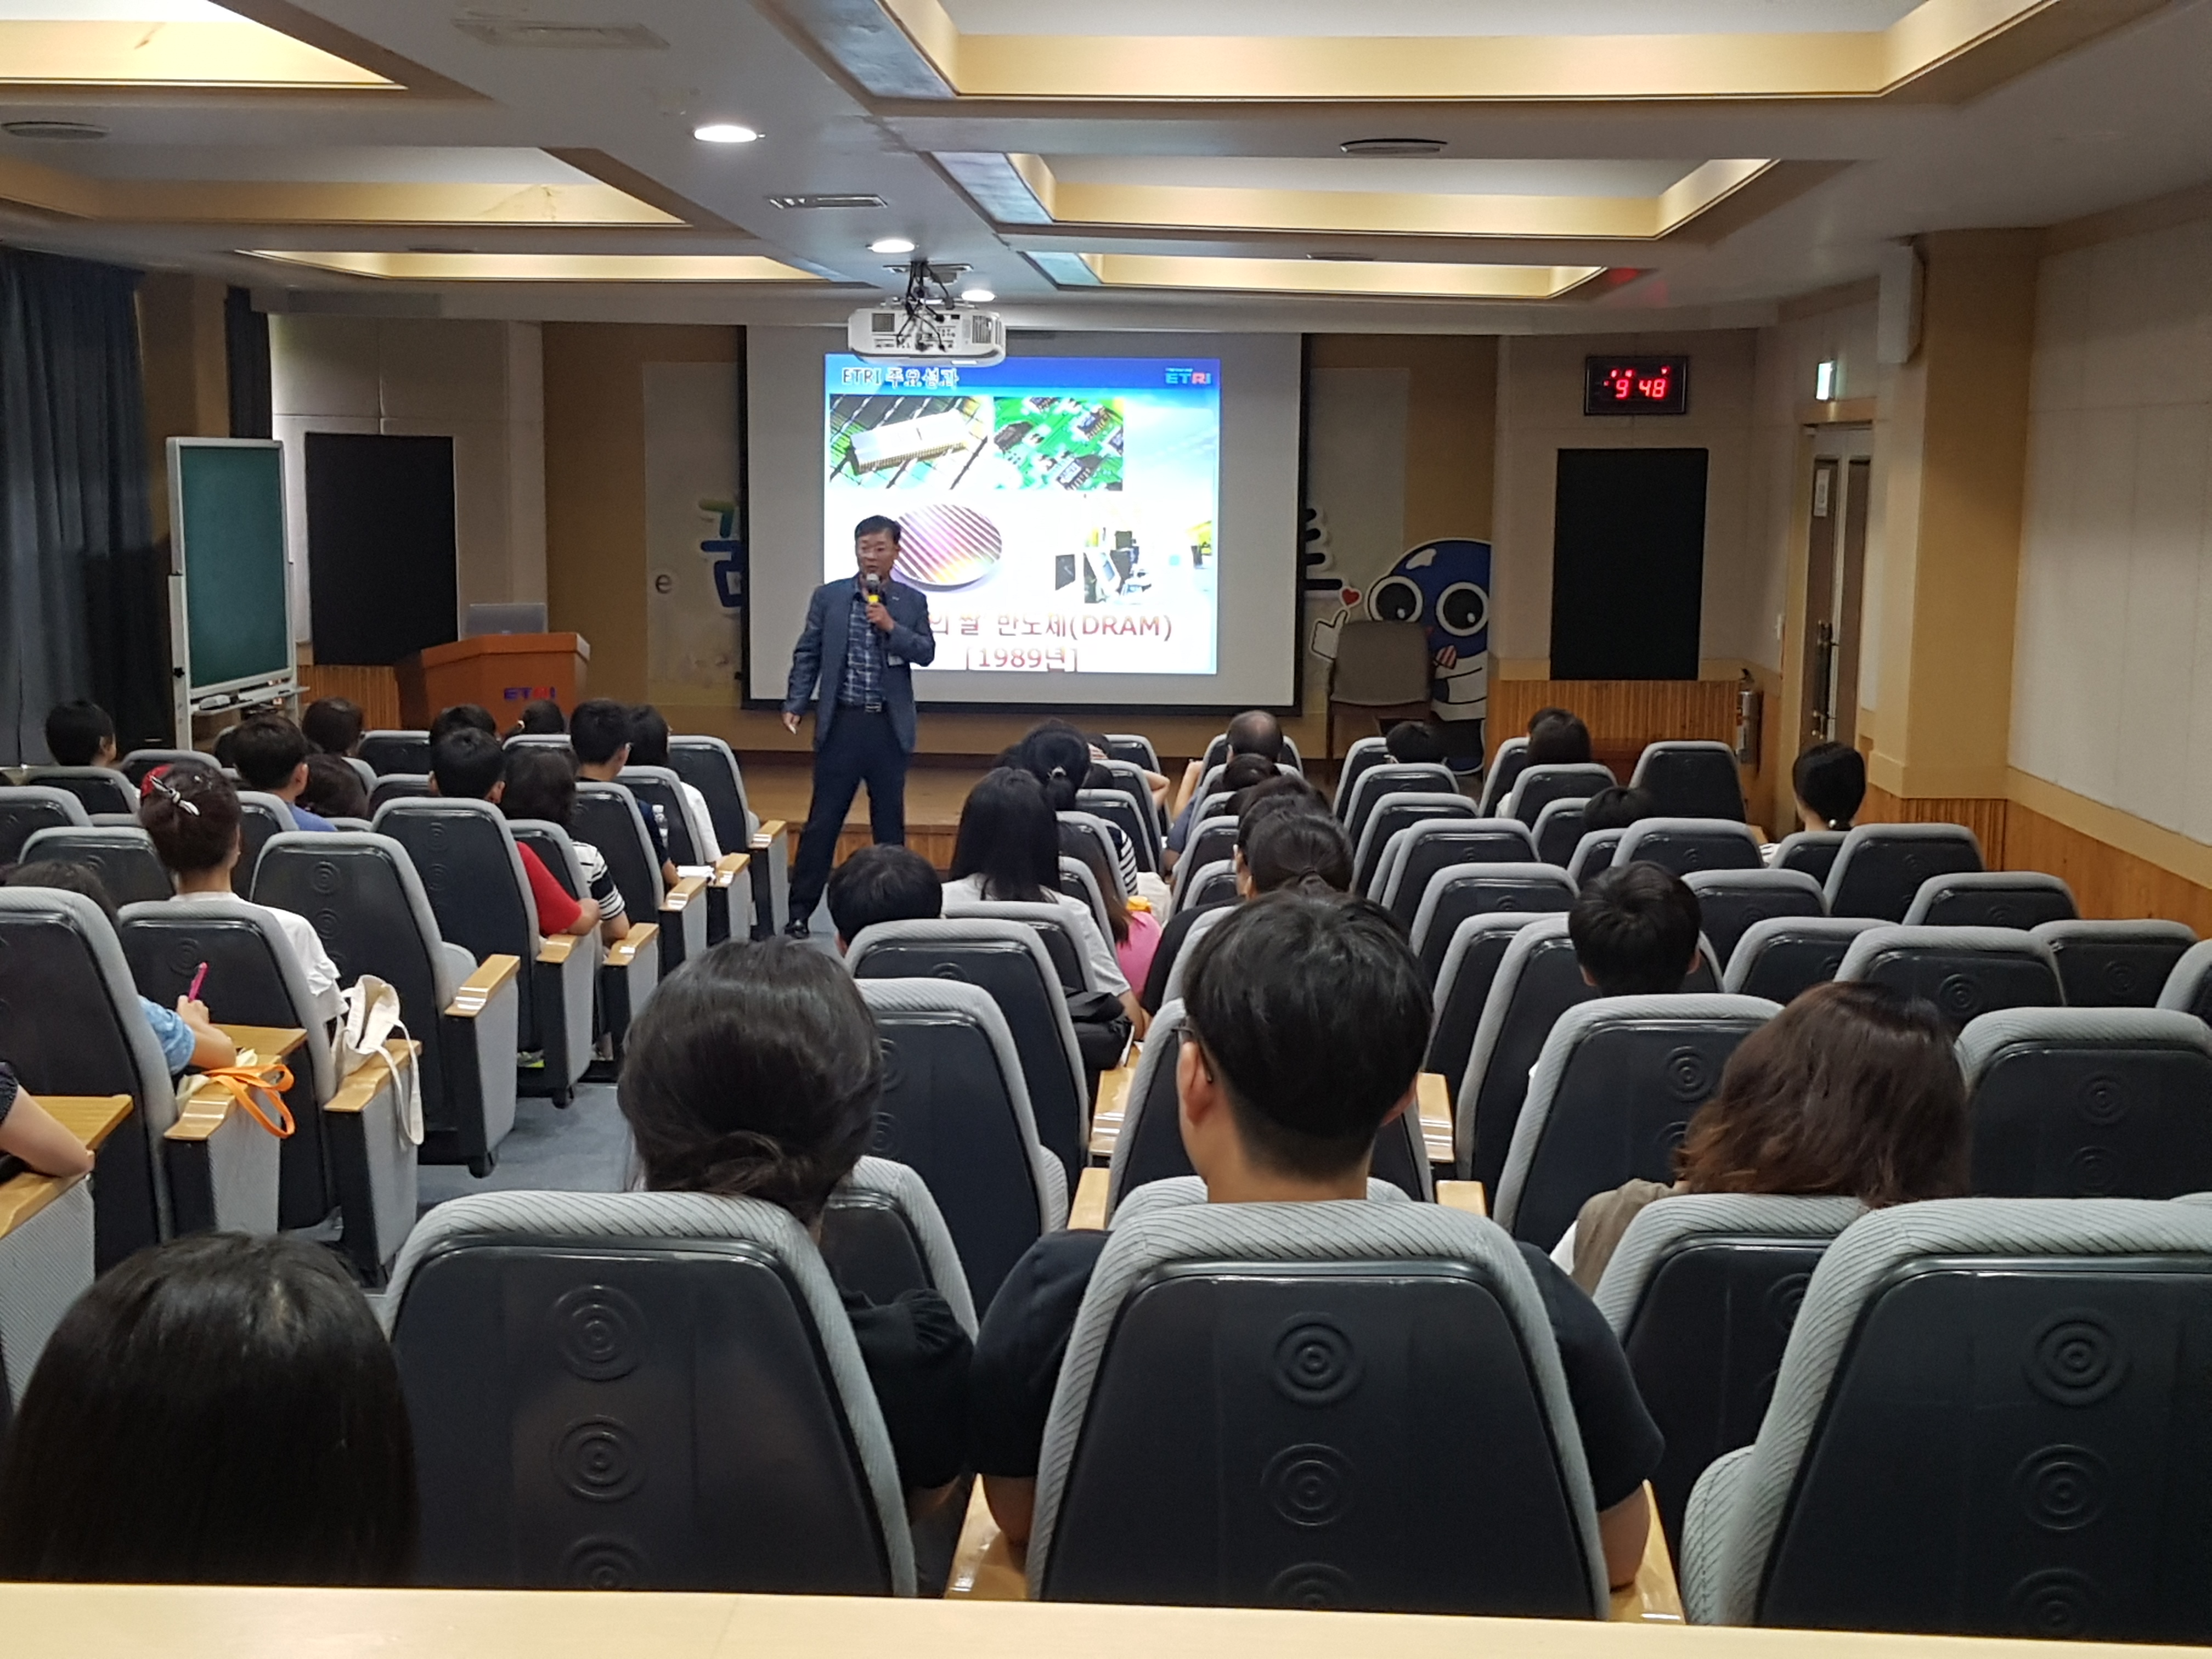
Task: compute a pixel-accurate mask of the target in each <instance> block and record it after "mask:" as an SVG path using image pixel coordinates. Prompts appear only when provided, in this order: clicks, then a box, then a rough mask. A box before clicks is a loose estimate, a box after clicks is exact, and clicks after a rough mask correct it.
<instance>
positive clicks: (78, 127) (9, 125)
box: [0, 121, 107, 143]
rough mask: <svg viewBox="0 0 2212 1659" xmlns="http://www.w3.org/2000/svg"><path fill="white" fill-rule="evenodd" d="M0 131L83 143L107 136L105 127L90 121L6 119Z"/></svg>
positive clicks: (19, 136)
mask: <svg viewBox="0 0 2212 1659" xmlns="http://www.w3.org/2000/svg"><path fill="white" fill-rule="evenodd" d="M0 132H4V133H6V134H7V135H8V136H9V137H10V138H40V139H44V140H46V141H47V142H48V143H84V142H86V141H87V140H88V139H93V138H105V137H107V129H106V127H103V126H95V125H94V124H93V123H92V122H90V121H8V122H4V123H0Z"/></svg>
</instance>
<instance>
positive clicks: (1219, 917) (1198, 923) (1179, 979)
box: [1146, 904, 1237, 1041]
mask: <svg viewBox="0 0 2212 1659" xmlns="http://www.w3.org/2000/svg"><path fill="white" fill-rule="evenodd" d="M1236 914H1237V907H1236V906H1235V905H1233V904H1217V905H1215V906H1214V907H1213V908H1212V909H1210V910H1201V911H1200V912H1199V913H1198V914H1197V915H1194V916H1193V917H1192V918H1191V921H1190V926H1189V927H1188V928H1186V929H1185V930H1184V931H1183V936H1182V946H1181V948H1180V949H1178V950H1177V951H1176V953H1175V958H1174V960H1172V961H1171V962H1170V963H1168V976H1167V978H1166V979H1164V980H1163V981H1161V982H1160V1000H1161V1001H1163V1002H1180V1001H1182V987H1183V980H1184V978H1185V976H1186V975H1188V973H1189V972H1190V963H1191V957H1192V953H1193V952H1194V951H1196V950H1197V948H1198V942H1199V940H1200V939H1204V938H1205V937H1206V933H1208V932H1209V931H1210V930H1211V929H1212V928H1215V927H1219V926H1220V925H1221V924H1222V923H1223V922H1225V921H1228V920H1229V918H1230V917H1231V916H1233V915H1236ZM1146 1040H1147V1041H1150V1037H1149V1035H1148V1036H1147V1039H1146Z"/></svg>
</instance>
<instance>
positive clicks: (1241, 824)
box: [1140, 772, 1352, 1014]
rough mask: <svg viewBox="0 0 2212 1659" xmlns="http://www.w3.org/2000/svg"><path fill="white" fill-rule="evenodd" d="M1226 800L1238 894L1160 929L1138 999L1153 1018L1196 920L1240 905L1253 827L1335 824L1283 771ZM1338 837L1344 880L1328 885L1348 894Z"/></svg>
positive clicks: (1187, 908) (1347, 869)
mask: <svg viewBox="0 0 2212 1659" xmlns="http://www.w3.org/2000/svg"><path fill="white" fill-rule="evenodd" d="M1230 800H1231V805H1234V806H1235V808H1236V809H1237V851H1236V854H1235V857H1236V863H1237V893H1236V894H1235V895H1234V896H1231V897H1228V898H1218V899H1207V900H1206V901H1205V902H1202V903H1191V904H1186V905H1184V906H1183V907H1182V908H1181V909H1179V910H1177V911H1176V913H1175V914H1174V915H1171V916H1170V917H1169V918H1168V919H1167V921H1164V922H1163V923H1162V924H1161V925H1160V942H1159V944H1158V945H1157V946H1155V947H1154V949H1153V951H1152V966H1151V967H1150V968H1149V969H1146V974H1145V991H1144V995H1143V997H1142V998H1141V999H1140V1000H1141V1001H1142V1002H1143V1003H1144V1005H1145V1012H1147V1013H1152V1014H1157V1013H1158V1012H1159V1011H1160V1006H1161V1004H1163V1003H1164V1002H1165V1001H1166V1000H1167V994H1168V975H1170V973H1172V972H1173V971H1174V970H1175V965H1176V958H1177V957H1180V956H1181V955H1182V945H1183V941H1184V939H1188V937H1189V936H1190V930H1191V929H1192V928H1193V927H1196V926H1197V925H1198V919H1199V918H1200V916H1202V915H1205V914H1206V912H1207V911H1208V910H1218V909H1222V908H1225V907H1226V906H1229V905H1231V904H1236V903H1238V902H1241V901H1242V899H1243V895H1244V887H1243V881H1244V875H1245V870H1246V852H1247V849H1248V848H1249V847H1250V845H1251V841H1252V836H1253V833H1254V831H1255V829H1256V827H1257V826H1258V825H1259V824H1260V823H1261V822H1262V821H1263V820H1264V819H1266V818H1267V817H1269V816H1271V815H1272V814H1273V813H1276V812H1285V811H1297V812H1300V813H1307V814H1318V815H1319V816H1321V817H1326V818H1328V820H1329V822H1330V823H1335V821H1336V817H1335V814H1334V813H1333V812H1331V811H1329V810H1328V807H1327V806H1326V805H1324V804H1323V803H1322V798H1321V796H1320V795H1319V794H1318V793H1316V792H1315V790H1314V787H1313V786H1312V785H1311V784H1310V783H1308V782H1307V781H1305V780H1304V778H1294V777H1291V776H1290V775H1287V774H1285V773H1282V772H1273V773H1270V774H1269V775H1267V776H1266V777H1263V778H1261V780H1260V781H1258V782H1256V783H1254V784H1251V785H1249V786H1248V787H1245V788H1243V789H1240V790H1238V791H1237V793H1235V794H1234V795H1232V796H1231V797H1230ZM1337 839H1338V841H1340V842H1342V843H1343V845H1344V849H1345V851H1344V880H1343V882H1342V883H1341V884H1333V885H1336V886H1337V890H1339V891H1340V892H1349V891H1351V890H1352V843H1351V842H1348V841H1346V840H1345V838H1344V833H1343V830H1342V829H1341V828H1340V829H1338V831H1337Z"/></svg>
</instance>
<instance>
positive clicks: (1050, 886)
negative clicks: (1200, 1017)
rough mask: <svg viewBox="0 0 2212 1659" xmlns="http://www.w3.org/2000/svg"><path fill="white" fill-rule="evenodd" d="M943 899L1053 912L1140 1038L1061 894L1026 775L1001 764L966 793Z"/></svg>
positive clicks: (1056, 858) (1075, 902) (1111, 969)
mask: <svg viewBox="0 0 2212 1659" xmlns="http://www.w3.org/2000/svg"><path fill="white" fill-rule="evenodd" d="M945 896H946V897H947V898H964V899H987V900H992V901H995V902H1003V903H1012V904H1051V905H1056V906H1058V907H1059V908H1060V910H1062V911H1063V912H1065V913H1066V924H1067V927H1068V930H1069V931H1070V932H1071V933H1073V934H1074V935H1075V942H1076V945H1077V948H1078V949H1079V950H1080V951H1082V952H1083V953H1084V956H1085V958H1087V959H1088V961H1089V962H1090V963H1091V981H1092V982H1093V983H1094V984H1095V985H1096V986H1097V988H1098V989H1099V990H1101V991H1104V992H1107V993H1109V994H1111V995H1112V996H1114V997H1115V999H1117V1000H1119V1001H1120V1002H1121V1007H1122V1009H1123V1011H1124V1012H1127V1014H1128V1016H1129V1018H1130V1019H1131V1020H1132V1021H1133V1023H1134V1024H1135V1025H1136V1028H1137V1030H1138V1031H1139V1034H1141V1033H1142V1032H1143V1030H1144V1029H1145V1014H1144V1012H1143V1010H1142V1009H1141V1008H1140V1007H1139V1005H1138V1002H1137V999H1136V997H1135V996H1134V994H1132V993H1131V991H1130V989H1129V981H1128V979H1127V976H1126V975H1123V973H1122V972H1121V958H1119V957H1116V956H1115V954H1114V947H1113V946H1112V945H1109V943H1108V942H1107V939H1106V936H1105V934H1103V933H1100V932H1099V931H1098V923H1097V920H1096V918H1094V917H1093V916H1092V915H1091V907H1090V906H1089V905H1088V904H1085V902H1083V901H1082V900H1081V899H1079V898H1073V897H1071V896H1068V895H1067V894H1066V893H1063V892H1061V891H1060V824H1059V822H1058V820H1056V819H1055V818H1054V817H1053V815H1052V808H1051V807H1049V806H1048V805H1045V799H1044V790H1043V787H1042V786H1041V785H1040V784H1039V783H1038V782H1037V781H1036V779H1035V778H1034V777H1032V776H1031V775H1030V774H1029V773H1027V772H1024V771H1021V770H1018V769H1016V768H1013V767H1010V766H1002V767H1000V768H999V769H997V770H995V771H992V772H987V773H985V774H984V775H983V780H982V781H981V782H980V783H978V784H977V785H976V786H975V787H974V788H973V789H971V790H969V792H968V799H967V800H966V801H964V802H963V803H962V805H961V808H960V829H959V833H958V835H957V836H956V837H955V838H954V841H953V843H952V878H951V880H949V881H947V882H946V883H945Z"/></svg>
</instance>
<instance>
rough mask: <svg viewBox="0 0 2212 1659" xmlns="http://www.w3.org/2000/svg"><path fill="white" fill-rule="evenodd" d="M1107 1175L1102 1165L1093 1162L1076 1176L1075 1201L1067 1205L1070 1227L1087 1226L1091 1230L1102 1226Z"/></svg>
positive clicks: (1104, 1216) (1104, 1212) (1104, 1214)
mask: <svg viewBox="0 0 2212 1659" xmlns="http://www.w3.org/2000/svg"><path fill="white" fill-rule="evenodd" d="M1108 1175H1109V1171H1108V1170H1106V1169H1105V1167H1104V1166H1103V1165H1102V1164H1091V1166H1090V1167H1089V1168H1087V1169H1085V1170H1084V1171H1083V1173H1082V1174H1081V1175H1080V1176H1078V1177H1077V1178H1076V1182H1075V1202H1074V1203H1073V1204H1071V1205H1069V1206H1067V1225H1069V1226H1070V1227H1088V1228H1090V1229H1091V1230H1092V1231H1099V1230H1101V1229H1103V1228H1104V1226H1105V1225H1106V1183H1107V1179H1108Z"/></svg>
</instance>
